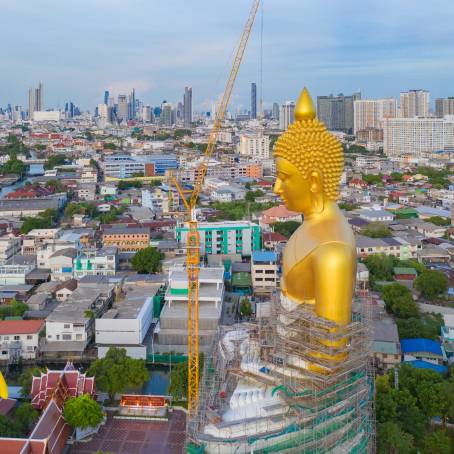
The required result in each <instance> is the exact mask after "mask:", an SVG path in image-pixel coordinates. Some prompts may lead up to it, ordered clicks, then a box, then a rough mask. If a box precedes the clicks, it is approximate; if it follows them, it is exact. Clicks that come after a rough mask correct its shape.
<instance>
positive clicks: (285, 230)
mask: <svg viewBox="0 0 454 454" xmlns="http://www.w3.org/2000/svg"><path fill="white" fill-rule="evenodd" d="M300 225H301V222H298V221H284V222H275V223H274V224H273V229H274V231H275V232H278V233H280V234H281V235H284V236H285V237H286V238H290V237H291V236H292V235H293V233H294V232H295V230H296V229H297V228H298V227H299V226H300Z"/></svg>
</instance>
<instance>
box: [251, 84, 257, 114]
mask: <svg viewBox="0 0 454 454" xmlns="http://www.w3.org/2000/svg"><path fill="white" fill-rule="evenodd" d="M251 118H252V119H255V118H257V84H256V83H255V82H252V83H251Z"/></svg>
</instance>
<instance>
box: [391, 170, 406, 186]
mask: <svg viewBox="0 0 454 454" xmlns="http://www.w3.org/2000/svg"><path fill="white" fill-rule="evenodd" d="M390 176H391V179H392V180H393V181H395V182H396V183H399V182H400V181H402V177H403V174H402V173H399V172H391V175H390Z"/></svg>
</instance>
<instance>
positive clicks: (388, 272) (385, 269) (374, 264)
mask: <svg viewBox="0 0 454 454" xmlns="http://www.w3.org/2000/svg"><path fill="white" fill-rule="evenodd" d="M364 264H365V265H366V266H367V269H368V270H369V273H370V274H371V278H372V280H373V281H390V280H392V278H393V268H394V267H395V266H396V259H395V258H394V257H392V256H390V255H385V254H371V255H369V256H368V257H366V258H365V259H364Z"/></svg>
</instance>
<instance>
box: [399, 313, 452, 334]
mask: <svg viewBox="0 0 454 454" xmlns="http://www.w3.org/2000/svg"><path fill="white" fill-rule="evenodd" d="M396 322H397V328H398V330H399V337H400V338H401V339H415V338H417V337H424V338H426V339H433V340H438V338H439V337H440V329H441V327H442V326H443V325H444V321H443V317H442V316H441V315H440V314H421V316H420V317H419V318H417V317H410V318H405V319H403V318H398V319H397V320H396Z"/></svg>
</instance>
